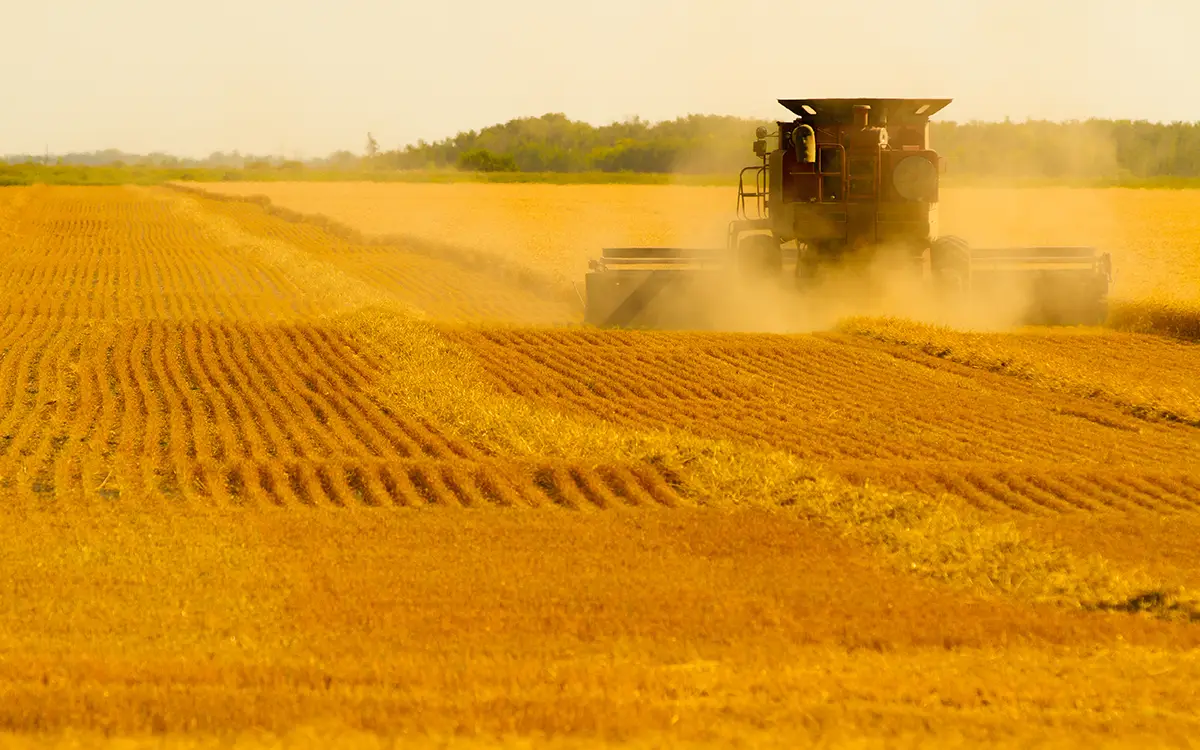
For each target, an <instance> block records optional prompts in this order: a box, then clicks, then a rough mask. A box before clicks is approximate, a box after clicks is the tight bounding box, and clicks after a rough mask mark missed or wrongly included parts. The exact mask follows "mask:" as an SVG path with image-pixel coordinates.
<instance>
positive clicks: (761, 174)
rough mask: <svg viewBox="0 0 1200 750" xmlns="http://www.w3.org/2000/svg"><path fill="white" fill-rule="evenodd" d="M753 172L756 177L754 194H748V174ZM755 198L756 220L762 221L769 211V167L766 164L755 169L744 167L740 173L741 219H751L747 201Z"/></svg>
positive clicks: (738, 211)
mask: <svg viewBox="0 0 1200 750" xmlns="http://www.w3.org/2000/svg"><path fill="white" fill-rule="evenodd" d="M750 171H753V172H754V173H755V175H754V192H752V193H748V192H746V173H747V172H750ZM747 198H754V199H755V201H754V218H756V219H761V218H763V215H764V214H765V213H766V209H767V202H766V199H767V166H766V165H765V164H763V165H759V166H753V167H743V168H742V171H741V172H739V173H738V204H737V216H738V218H739V219H749V218H751V217H750V213H749V212H748V211H747V210H746V199H747Z"/></svg>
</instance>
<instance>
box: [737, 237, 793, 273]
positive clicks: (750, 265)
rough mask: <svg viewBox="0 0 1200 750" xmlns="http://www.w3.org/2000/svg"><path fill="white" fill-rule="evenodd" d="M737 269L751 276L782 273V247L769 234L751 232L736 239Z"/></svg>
mask: <svg viewBox="0 0 1200 750" xmlns="http://www.w3.org/2000/svg"><path fill="white" fill-rule="evenodd" d="M738 270H739V271H740V272H741V273H742V274H743V275H747V276H751V277H758V278H762V277H769V276H779V275H780V274H781V273H783V249H782V248H780V246H779V240H778V239H776V238H775V236H774V235H770V234H752V235H749V236H747V237H743V238H742V239H741V240H739V241H738Z"/></svg>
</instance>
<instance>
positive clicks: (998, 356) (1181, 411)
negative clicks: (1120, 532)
mask: <svg viewBox="0 0 1200 750" xmlns="http://www.w3.org/2000/svg"><path fill="white" fill-rule="evenodd" d="M839 329H840V330H842V331H844V332H847V333H851V334H854V335H856V336H862V337H864V338H868V339H872V340H876V341H882V342H885V343H888V344H896V345H899V346H904V347H909V348H912V349H914V350H916V351H919V352H921V353H923V354H927V355H930V356H933V357H937V358H940V359H946V360H949V361H952V362H958V363H960V364H964V365H968V366H970V367H978V368H981V369H985V370H988V371H990V372H996V373H1002V374H1005V375H1010V376H1013V377H1016V378H1020V379H1022V380H1025V381H1028V382H1031V383H1034V384H1036V385H1037V386H1039V387H1040V388H1045V389H1047V390H1050V391H1054V392H1057V393H1066V394H1072V395H1076V396H1082V397H1084V398H1088V399H1097V400H1102V401H1107V402H1110V403H1113V404H1116V405H1118V406H1119V407H1121V408H1122V409H1123V410H1124V411H1126V412H1128V413H1130V414H1133V415H1136V416H1140V417H1146V418H1162V419H1166V420H1170V421H1178V422H1185V423H1188V424H1191V425H1193V426H1200V385H1198V383H1197V380H1196V372H1198V371H1200V347H1197V346H1196V345H1194V344H1187V343H1179V342H1175V341H1171V340H1169V339H1164V338H1161V337H1158V336H1147V335H1137V334H1128V333H1114V332H1111V331H1102V330H1099V329H1079V330H1066V331H1055V332H1046V331H1039V330H1030V331H1023V332H1021V333H1017V334H1005V333H971V332H962V331H955V330H952V329H948V328H942V327H938V326H930V325H921V324H918V323H911V322H909V321H904V320H894V319H893V320H878V319H855V320H848V321H844V322H843V323H842V324H840V325H839Z"/></svg>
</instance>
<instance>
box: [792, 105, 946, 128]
mask: <svg viewBox="0 0 1200 750" xmlns="http://www.w3.org/2000/svg"><path fill="white" fill-rule="evenodd" d="M951 101H953V100H952V99H780V100H779V103H780V104H782V105H783V106H785V107H787V108H788V109H789V110H791V111H792V112H793V113H795V114H797V115H799V116H800V117H802V118H804V120H805V121H807V122H811V123H813V124H816V125H835V124H839V123H848V122H851V121H852V120H853V116H854V105H856V104H866V105H868V106H869V107H870V108H871V115H870V116H871V122H873V123H877V122H880V119H879V118H880V117H881V116H883V115H886V116H887V122H888V123H889V124H891V125H901V124H904V123H910V122H911V123H923V122H925V121H926V120H928V119H929V118H930V116H932V115H934V114H937V113H938V112H940V111H941V110H942V108H944V107H945V106H946V105H947V104H949V103H950V102H951Z"/></svg>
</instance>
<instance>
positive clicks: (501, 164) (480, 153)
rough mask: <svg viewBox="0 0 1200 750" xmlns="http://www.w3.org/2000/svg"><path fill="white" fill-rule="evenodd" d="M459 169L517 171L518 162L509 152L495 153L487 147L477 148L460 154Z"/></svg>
mask: <svg viewBox="0 0 1200 750" xmlns="http://www.w3.org/2000/svg"><path fill="white" fill-rule="evenodd" d="M457 166H458V168H459V169H462V170H464V171H467V172H516V171H518V168H517V162H516V161H515V160H514V159H513V157H512V156H510V155H509V154H499V155H497V154H493V153H492V152H491V151H488V150H487V149H486V148H476V149H471V150H470V151H464V152H462V153H461V154H459V157H458V164H457Z"/></svg>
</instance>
